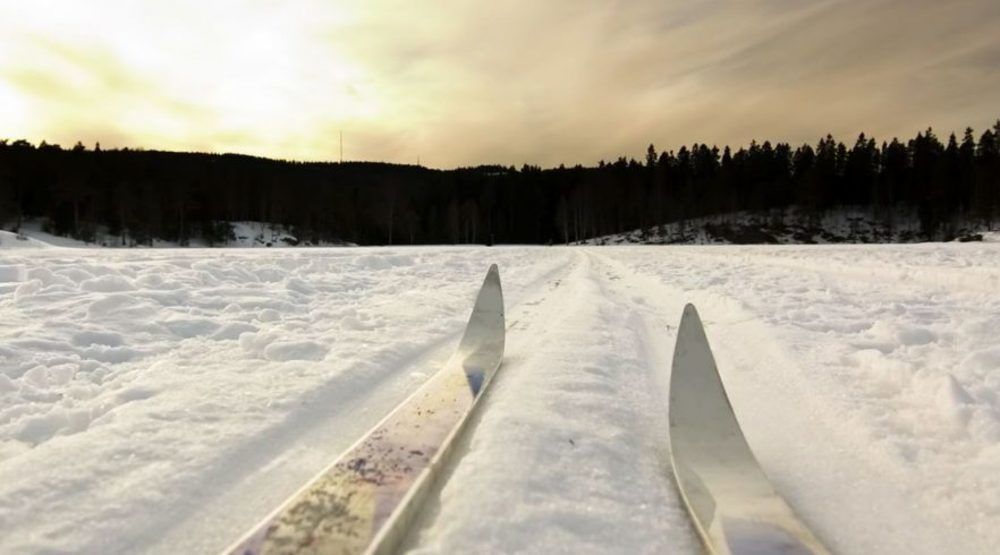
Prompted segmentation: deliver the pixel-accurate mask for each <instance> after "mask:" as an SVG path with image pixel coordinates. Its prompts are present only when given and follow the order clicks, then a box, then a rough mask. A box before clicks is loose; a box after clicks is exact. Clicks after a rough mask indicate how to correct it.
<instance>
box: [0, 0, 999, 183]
mask: <svg viewBox="0 0 1000 555" xmlns="http://www.w3.org/2000/svg"><path fill="white" fill-rule="evenodd" d="M0 37H3V39H2V41H0V138H10V139H19V138H25V139H28V140H30V141H32V142H36V143H37V142H39V141H41V140H46V141H48V142H57V143H60V144H62V145H63V146H70V145H72V144H73V143H75V142H76V141H77V140H82V141H83V142H84V143H85V144H87V145H88V146H92V145H93V144H94V143H95V142H98V141H100V142H101V144H102V145H104V146H106V147H122V146H129V147H144V148H150V149H153V148H155V149H169V150H197V151H212V152H241V153H247V154H255V155H261V156H268V157H275V158H288V159H300V160H336V159H338V157H339V132H340V131H341V130H342V131H343V133H344V157H345V159H350V160H384V161H389V162H399V163H415V162H416V161H417V159H418V158H419V159H420V160H421V161H422V163H424V164H425V165H428V166H432V167H443V168H447V167H455V166H462V165H475V164H481V163H501V164H508V165H510V164H513V165H520V164H522V163H531V164H540V165H543V166H553V165H558V164H560V163H564V164H567V165H572V164H577V163H581V164H586V165H592V164H595V163H596V162H597V161H598V160H600V159H613V158H616V157H617V156H619V155H623V154H624V155H630V156H635V157H639V156H641V155H642V154H643V152H644V151H645V147H646V145H648V144H649V143H650V142H652V143H655V144H656V145H657V146H658V147H660V148H670V149H674V148H677V147H679V146H680V145H681V144H683V143H690V142H706V143H709V144H720V145H721V144H727V143H728V144H732V145H741V144H746V143H748V142H749V141H750V140H751V139H754V138H757V139H771V140H780V141H789V142H792V143H801V142H814V141H815V140H816V139H818V138H819V137H820V136H821V135H824V134H826V133H828V132H829V133H833V134H834V135H835V136H837V137H838V138H840V139H842V140H845V141H853V138H854V137H855V136H856V135H857V133H858V132H860V131H865V132H867V133H869V134H870V135H874V136H876V137H877V138H879V139H889V138H891V137H892V136H895V135H898V136H900V137H908V136H912V135H913V134H915V133H916V132H917V131H919V130H921V129H924V128H926V127H927V126H934V127H935V128H936V129H937V130H938V132H939V134H941V135H946V134H947V133H949V132H951V131H956V132H961V130H962V129H964V127H965V126H967V125H972V126H974V127H977V128H978V129H980V130H981V129H982V128H984V127H986V126H988V125H992V123H993V122H994V121H996V119H997V118H998V117H1000V2H997V1H996V0H957V1H949V2H939V1H929V0H841V1H830V0H826V1H818V2H799V1H795V0H750V1H743V2H726V1H721V0H684V1H681V0H668V1H663V0H633V1H617V2H616V1H611V2H609V1H607V0H600V1H598V0H549V1H546V2H537V1H527V0H511V1H505V2H486V1H468V0H437V1H433V2H430V1H427V2H424V1H416V0H410V1H402V0H296V1H284V2H282V1H274V0H270V1H268V0H258V1H241V2H236V1H232V0H219V1H211V2H205V1H198V2H195V1H191V0H169V1H168V0H148V1H143V2H131V1H121V0H116V1H112V0H93V1H90V2H73V1H61V2H54V1H45V0H41V1H32V2H21V1H14V0H0Z"/></svg>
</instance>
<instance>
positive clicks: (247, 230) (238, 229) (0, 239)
mask: <svg viewBox="0 0 1000 555" xmlns="http://www.w3.org/2000/svg"><path fill="white" fill-rule="evenodd" d="M227 225H228V226H229V227H230V228H231V230H232V238H230V239H226V240H224V241H221V242H219V243H218V244H215V245H209V244H207V243H206V242H205V240H204V239H201V238H195V239H192V240H191V241H190V242H189V243H188V244H186V245H179V244H177V243H176V242H172V241H164V240H161V239H154V240H153V241H152V244H142V245H136V244H135V241H134V240H133V239H131V238H129V237H128V236H125V237H122V236H121V235H112V234H110V233H108V232H107V230H106V229H98V230H96V232H95V234H94V240H93V241H92V242H86V241H81V240H79V239H74V238H72V237H64V236H61V235H55V234H53V233H50V232H48V231H45V225H43V222H42V221H40V220H29V221H26V222H24V223H23V224H22V225H21V228H20V236H21V237H23V238H24V239H27V240H29V241H33V242H34V243H33V244H34V245H35V246H38V245H51V246H58V247H110V248H122V247H139V248H149V247H153V248H167V249H170V248H177V247H181V246H185V247H194V248H199V247H209V246H212V247H230V248H270V247H331V246H332V247H339V246H351V245H350V244H348V243H343V242H332V243H330V242H322V241H321V242H319V243H315V244H314V243H311V242H309V241H307V240H302V239H299V238H298V237H295V236H294V235H293V234H292V232H291V231H290V230H288V229H285V228H284V227H282V226H279V225H274V224H268V223H265V222H227ZM0 234H9V235H11V236H12V237H13V236H15V235H16V234H14V233H11V232H8V231H2V230H0ZM9 246H14V245H13V243H11V242H10V241H6V240H5V236H4V235H0V249H3V248H6V247H9Z"/></svg>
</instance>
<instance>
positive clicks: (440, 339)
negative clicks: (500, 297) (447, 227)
mask: <svg viewBox="0 0 1000 555" xmlns="http://www.w3.org/2000/svg"><path fill="white" fill-rule="evenodd" d="M552 254H553V252H552V251H550V250H545V249H527V250H526V249H522V248H519V249H506V250H505V249H437V248H436V249H374V250H373V249H330V250H314V251H301V250H294V251H293V250H276V251H268V252H267V254H266V256H261V254H260V253H246V254H244V253H234V252H232V251H211V250H208V251H197V250H191V251H157V252H149V251H131V252H121V253H118V252H110V251H102V250H76V249H44V250H37V251H31V252H28V251H26V250H18V251H16V254H13V255H8V254H7V253H3V258H2V259H0V279H2V280H3V281H4V283H3V285H6V286H7V287H6V289H5V292H4V293H2V295H3V296H2V297H0V310H2V313H3V315H4V319H3V327H2V328H0V357H2V361H3V363H2V366H0V476H3V477H4V478H3V479H0V527H2V529H4V530H5V531H14V532H13V533H5V534H3V535H2V536H0V552H5V553H22V552H24V553H31V552H43V551H74V552H101V553H126V552H135V551H136V550H142V551H147V552H175V553H176V552H203V553H210V552H214V551H217V550H218V549H221V548H223V547H225V545H226V544H228V543H229V542H231V541H232V540H233V539H234V537H235V535H237V534H239V533H240V531H241V530H242V529H244V528H248V527H249V526H250V525H252V524H254V523H255V522H256V521H257V520H258V519H259V518H261V517H262V516H263V514H266V513H267V512H268V511H270V510H271V509H272V508H273V507H274V506H275V505H276V504H277V503H279V502H280V501H281V500H283V498H284V496H286V495H288V494H290V493H292V492H293V491H295V490H296V489H298V488H299V487H300V486H301V484H302V482H304V481H305V480H307V479H308V478H310V477H312V476H313V475H314V474H315V472H317V471H318V470H319V469H321V468H323V467H325V466H326V465H327V464H328V463H329V461H330V460H331V459H332V458H333V457H335V456H336V455H337V454H338V453H339V451H340V450H342V449H343V448H346V447H347V446H348V445H350V444H351V443H353V442H354V440H356V439H357V437H358V436H360V435H361V434H362V433H363V432H364V431H365V430H366V429H367V428H368V427H370V426H371V425H373V424H374V423H375V422H377V421H378V420H379V419H380V418H381V417H382V416H384V414H385V413H387V412H389V411H390V410H391V409H392V408H393V407H394V406H395V404H396V403H398V402H399V401H401V400H402V399H403V398H405V396H406V395H407V394H408V393H409V392H411V391H412V390H414V389H415V388H416V387H417V386H419V384H420V383H422V382H423V381H424V380H425V379H426V378H427V377H428V376H430V375H431V374H432V373H433V372H434V371H435V370H436V369H437V368H438V367H439V366H440V363H443V361H444V360H445V358H446V357H447V356H448V355H450V350H451V349H453V348H454V345H453V343H456V342H457V339H458V333H459V332H460V331H461V329H462V327H463V326H464V323H465V319H466V318H467V317H468V310H469V303H470V302H471V301H470V299H471V298H472V296H473V295H474V294H475V289H476V284H478V283H479V282H480V281H481V279H482V274H483V272H485V269H486V268H487V267H488V263H489V262H493V261H496V262H499V263H500V264H501V265H503V266H504V267H505V270H506V271H505V272H504V276H503V278H504V285H505V292H506V294H507V298H508V306H516V305H517V304H518V302H519V298H520V297H522V296H523V295H525V294H529V293H531V292H532V290H533V289H537V288H539V287H541V286H543V285H544V284H545V283H546V282H547V281H548V280H550V279H555V278H556V277H557V276H558V275H559V272H560V271H561V268H562V267H563V266H564V265H565V260H566V256H568V253H565V254H559V255H557V256H552ZM515 262H518V263H515ZM449 343H452V344H449ZM15 477H16V479H15ZM43 514H44V515H47V517H46V518H40V517H39V515H43Z"/></svg>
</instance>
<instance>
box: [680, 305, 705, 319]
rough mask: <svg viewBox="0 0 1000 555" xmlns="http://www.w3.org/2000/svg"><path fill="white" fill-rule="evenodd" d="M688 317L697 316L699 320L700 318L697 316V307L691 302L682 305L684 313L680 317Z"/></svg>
mask: <svg viewBox="0 0 1000 555" xmlns="http://www.w3.org/2000/svg"><path fill="white" fill-rule="evenodd" d="M688 317H691V318H698V319H699V320H701V318H699V317H698V309H697V308H695V307H694V304H692V303H687V304H686V305H684V314H683V316H682V318H688Z"/></svg>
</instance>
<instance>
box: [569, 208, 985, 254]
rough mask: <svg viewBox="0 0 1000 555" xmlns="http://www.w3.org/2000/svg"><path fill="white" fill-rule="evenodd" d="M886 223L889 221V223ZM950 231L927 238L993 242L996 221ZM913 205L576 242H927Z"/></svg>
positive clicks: (733, 218) (749, 217) (693, 223)
mask: <svg viewBox="0 0 1000 555" xmlns="http://www.w3.org/2000/svg"><path fill="white" fill-rule="evenodd" d="M889 222H891V225H890V223H889ZM953 227H954V229H952V230H951V234H950V235H946V234H945V233H944V230H943V229H941V230H938V231H937V232H936V234H935V236H934V237H932V239H934V240H945V239H950V238H957V239H958V240H960V241H973V240H974V241H980V240H981V241H996V240H997V237H998V235H1000V232H996V231H989V230H990V229H992V228H993V227H995V224H993V223H991V222H984V221H978V220H974V219H969V220H964V221H958V222H954V223H953ZM926 240H927V239H926V238H925V237H924V235H923V233H922V232H921V225H920V217H919V214H918V212H917V210H916V209H912V208H905V207H899V208H895V209H893V210H892V211H891V212H890V213H884V212H880V211H878V210H877V209H874V208H872V207H867V206H840V207H835V208H831V209H829V210H826V211H824V212H821V213H818V214H817V213H815V212H814V211H811V210H801V209H799V208H798V207H794V206H793V207H790V208H785V209H773V210H766V211H756V212H748V211H743V212H734V213H726V214H719V215H714V216H706V217H702V218H693V219H689V220H682V221H676V222H672V223H669V224H664V225H659V226H654V227H650V228H646V229H636V230H632V231H628V232H625V233H616V234H612V235H606V236H603V237H595V238H592V239H587V240H584V241H580V242H579V244H582V245H629V244H653V245H659V244H674V245H678V244H688V245H731V244H803V243H809V244H828V243H911V242H918V241H926Z"/></svg>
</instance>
